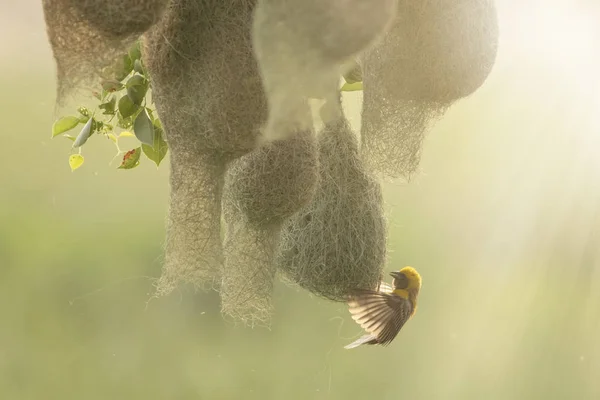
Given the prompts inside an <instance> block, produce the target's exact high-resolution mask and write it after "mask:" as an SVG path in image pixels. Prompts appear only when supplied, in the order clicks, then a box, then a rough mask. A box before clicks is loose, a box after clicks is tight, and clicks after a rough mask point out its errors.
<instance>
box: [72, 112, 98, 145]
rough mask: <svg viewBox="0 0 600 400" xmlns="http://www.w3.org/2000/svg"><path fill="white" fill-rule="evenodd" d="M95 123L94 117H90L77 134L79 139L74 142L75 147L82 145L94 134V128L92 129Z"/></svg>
mask: <svg viewBox="0 0 600 400" xmlns="http://www.w3.org/2000/svg"><path fill="white" fill-rule="evenodd" d="M93 123H94V118H90V119H88V121H87V122H86V123H85V125H84V126H83V129H82V130H81V132H79V135H77V139H75V141H74V142H73V147H81V146H83V144H84V143H85V142H87V140H88V138H89V137H90V136H91V135H92V133H93V132H94V130H93V129H92V124H93Z"/></svg>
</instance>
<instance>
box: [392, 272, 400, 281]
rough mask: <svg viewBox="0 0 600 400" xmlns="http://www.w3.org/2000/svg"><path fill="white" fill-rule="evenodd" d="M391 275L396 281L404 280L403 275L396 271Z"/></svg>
mask: <svg viewBox="0 0 600 400" xmlns="http://www.w3.org/2000/svg"><path fill="white" fill-rule="evenodd" d="M390 275H391V276H392V277H393V278H394V279H402V274H401V273H400V272H398V271H394V272H390Z"/></svg>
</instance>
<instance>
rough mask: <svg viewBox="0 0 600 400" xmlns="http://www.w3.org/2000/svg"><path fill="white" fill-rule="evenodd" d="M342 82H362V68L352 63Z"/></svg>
mask: <svg viewBox="0 0 600 400" xmlns="http://www.w3.org/2000/svg"><path fill="white" fill-rule="evenodd" d="M344 80H345V81H346V82H347V83H349V84H353V83H357V82H362V68H361V67H360V64H358V63H357V62H356V61H354V63H353V67H352V69H351V70H350V71H348V72H346V73H345V74H344Z"/></svg>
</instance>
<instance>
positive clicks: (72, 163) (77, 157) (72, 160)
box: [69, 154, 84, 171]
mask: <svg viewBox="0 0 600 400" xmlns="http://www.w3.org/2000/svg"><path fill="white" fill-rule="evenodd" d="M83 161H84V159H83V156H82V155H81V154H71V155H70V156H69V167H71V171H75V170H76V169H77V168H79V167H81V166H82V165H83Z"/></svg>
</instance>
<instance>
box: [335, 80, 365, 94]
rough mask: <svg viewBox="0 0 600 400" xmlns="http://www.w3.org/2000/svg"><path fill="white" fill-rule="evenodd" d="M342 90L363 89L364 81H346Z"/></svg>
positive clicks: (353, 90)
mask: <svg viewBox="0 0 600 400" xmlns="http://www.w3.org/2000/svg"><path fill="white" fill-rule="evenodd" d="M340 90H341V91H342V92H356V91H359V90H363V83H362V82H356V83H344V86H342V88H341V89H340Z"/></svg>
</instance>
